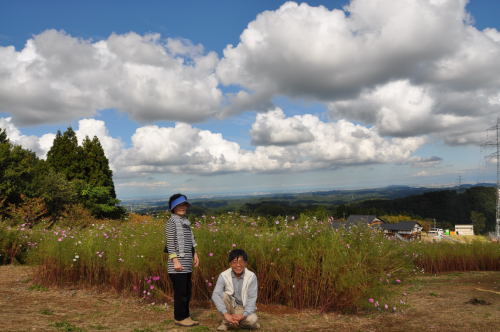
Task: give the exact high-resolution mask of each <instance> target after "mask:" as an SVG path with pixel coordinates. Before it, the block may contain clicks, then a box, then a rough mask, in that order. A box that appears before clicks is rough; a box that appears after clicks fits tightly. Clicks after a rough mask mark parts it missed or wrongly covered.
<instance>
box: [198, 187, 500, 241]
mask: <svg viewBox="0 0 500 332" xmlns="http://www.w3.org/2000/svg"><path fill="white" fill-rule="evenodd" d="M231 202H232V203H231V204H229V201H223V200H219V201H195V202H194V203H193V207H192V209H191V212H192V213H193V214H195V215H203V214H218V213H225V212H228V211H237V212H239V213H240V214H242V215H249V216H260V217H277V216H298V215H300V214H306V215H314V216H317V217H318V218H320V219H321V220H326V219H327V218H328V217H330V216H332V217H334V218H335V219H346V218H347V217H349V215H351V214H368V215H376V216H379V217H381V216H387V215H390V216H407V217H408V218H412V219H414V220H427V221H428V222H430V223H431V225H433V224H434V221H435V222H436V226H438V227H441V228H449V229H453V228H454V225H456V224H474V231H475V232H476V233H479V234H481V233H485V232H490V231H493V230H494V229H495V208H496V189H495V188H493V187H484V186H477V187H471V188H468V189H465V190H458V191H457V190H438V191H430V192H426V193H423V194H419V195H411V196H407V197H403V198H395V199H366V200H363V201H361V202H353V203H345V202H338V201H329V202H325V201H314V200H308V201H304V200H297V199H293V198H290V199H280V200H261V201H255V202H244V203H243V202H242V203H241V204H238V203H237V202H236V200H232V201H231Z"/></svg>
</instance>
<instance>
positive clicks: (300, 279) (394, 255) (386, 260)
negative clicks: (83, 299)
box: [30, 215, 412, 311]
mask: <svg viewBox="0 0 500 332" xmlns="http://www.w3.org/2000/svg"><path fill="white" fill-rule="evenodd" d="M194 232H195V234H196V237H197V241H198V244H199V245H198V247H197V252H198V254H199V256H200V260H201V265H200V267H199V268H198V269H195V272H194V274H193V291H194V292H193V293H194V298H195V299H196V300H199V301H207V300H209V299H210V296H211V292H212V290H213V287H214V286H215V282H216V279H217V277H218V274H219V273H220V272H222V271H223V270H225V269H227V268H228V263H227V255H228V252H229V251H230V250H231V249H233V248H235V247H238V248H243V249H244V250H245V251H247V252H248V254H249V268H250V269H251V270H253V271H254V272H255V273H256V274H257V277H258V281H259V302H260V303H266V304H267V303H269V304H283V305H289V306H292V307H295V308H320V309H323V310H343V311H352V310H356V309H357V308H358V307H359V306H360V303H363V301H364V300H365V299H366V298H368V297H369V296H374V295H377V294H382V293H383V292H382V291H381V290H382V289H383V288H384V287H385V286H386V285H387V283H389V282H391V281H392V280H394V279H396V278H404V276H406V275H407V274H408V273H409V271H411V269H412V265H411V262H410V261H409V260H408V259H407V258H406V256H405V253H404V250H405V248H404V247H403V246H402V245H401V244H400V243H397V242H394V241H390V240H386V239H385V238H384V237H383V235H382V234H379V233H376V232H373V231H370V230H369V229H367V228H360V229H358V230H357V231H356V232H347V231H335V230H332V229H331V228H330V226H329V225H328V224H324V223H322V222H318V221H316V220H314V219H313V218H310V219H309V218H305V217H304V218H301V219H299V220H286V219H284V218H281V219H274V220H272V221H267V220H265V219H250V218H246V217H244V216H237V215H224V216H219V217H208V218H202V219H200V220H197V221H196V222H195V223H194ZM43 237H44V239H43V241H41V243H40V245H39V246H38V248H37V250H36V252H34V253H32V254H31V255H30V257H31V261H32V262H34V263H37V264H40V268H39V269H40V270H39V273H37V277H38V278H39V279H40V280H39V281H40V282H42V281H43V282H45V283H52V284H64V283H72V284H74V283H77V284H81V285H87V286H98V287H109V288H112V289H115V290H117V291H120V292H132V293H136V294H137V295H140V296H143V297H145V298H151V300H152V301H153V299H154V301H156V300H158V299H162V298H163V299H164V298H165V295H169V294H171V289H170V287H171V286H170V283H169V282H168V280H167V279H168V275H167V272H166V264H165V260H166V257H165V255H164V254H162V249H163V246H164V235H163V221H162V220H157V221H152V222H143V223H139V224H137V223H135V224H132V223H127V224H123V225H121V226H119V227H118V226H117V225H94V226H93V227H89V228H86V229H83V230H80V231H71V230H53V231H50V232H45V233H44V234H43Z"/></svg>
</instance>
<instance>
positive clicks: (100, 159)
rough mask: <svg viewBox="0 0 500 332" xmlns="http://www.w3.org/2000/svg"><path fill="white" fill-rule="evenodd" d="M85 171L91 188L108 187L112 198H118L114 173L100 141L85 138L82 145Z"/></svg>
mask: <svg viewBox="0 0 500 332" xmlns="http://www.w3.org/2000/svg"><path fill="white" fill-rule="evenodd" d="M82 154H83V163H82V165H83V170H84V178H85V181H86V182H87V183H88V184H90V185H91V186H95V187H108V188H109V193H110V195H111V197H112V198H116V193H115V186H114V183H113V172H112V171H111V169H110V168H109V161H108V158H106V155H105V153H104V150H103V148H102V146H101V143H100V142H99V139H98V138H97V137H96V136H94V138H93V139H92V140H90V139H89V137H88V136H87V137H85V139H84V140H83V144H82Z"/></svg>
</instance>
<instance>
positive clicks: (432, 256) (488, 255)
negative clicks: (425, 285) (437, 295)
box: [411, 241, 500, 273]
mask: <svg viewBox="0 0 500 332" xmlns="http://www.w3.org/2000/svg"><path fill="white" fill-rule="evenodd" d="M411 248H412V250H413V259H414V262H415V265H416V266H418V267H420V268H422V269H423V270H424V271H425V272H429V273H438V272H450V271H485V270H489V271H499V270H500V244H498V243H493V242H485V241H472V242H470V243H452V242H446V241H441V242H438V243H432V244H429V243H424V242H420V243H418V242H417V243H414V244H412V245H411Z"/></svg>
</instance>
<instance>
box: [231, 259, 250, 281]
mask: <svg viewBox="0 0 500 332" xmlns="http://www.w3.org/2000/svg"><path fill="white" fill-rule="evenodd" d="M229 265H230V266H231V269H232V270H233V272H234V274H236V275H237V276H239V275H240V274H242V273H243V272H244V271H245V268H246V267H247V262H245V260H244V259H243V257H241V256H240V257H237V258H235V259H233V260H232V261H231V262H229Z"/></svg>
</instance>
